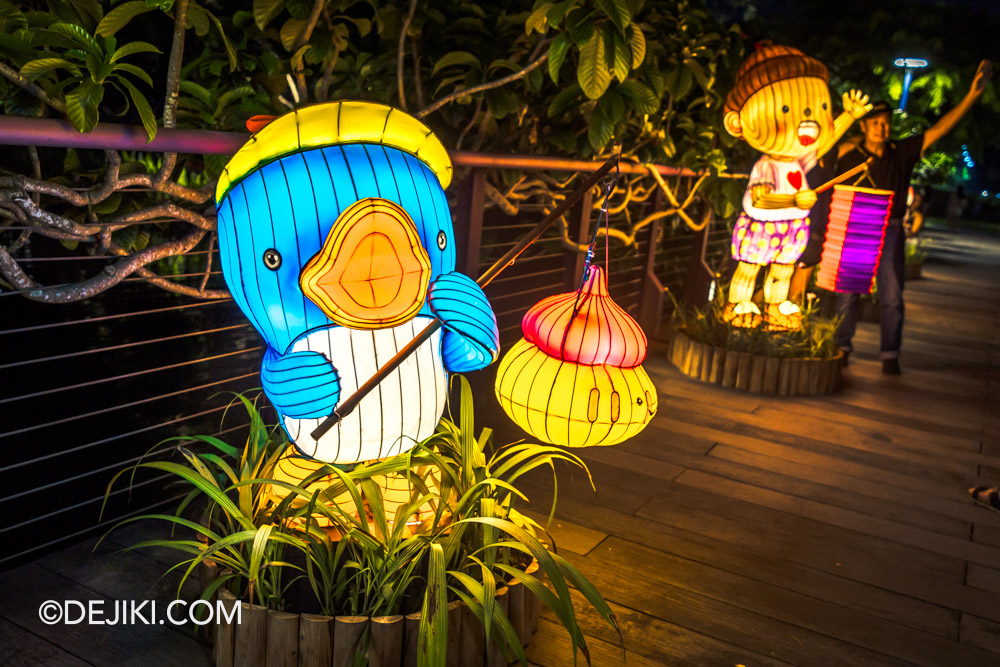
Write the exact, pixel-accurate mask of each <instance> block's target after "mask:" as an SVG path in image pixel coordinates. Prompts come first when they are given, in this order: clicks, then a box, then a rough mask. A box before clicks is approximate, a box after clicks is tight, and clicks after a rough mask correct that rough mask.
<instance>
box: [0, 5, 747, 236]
mask: <svg viewBox="0 0 1000 667" xmlns="http://www.w3.org/2000/svg"><path fill="white" fill-rule="evenodd" d="M702 2H703V0H691V1H685V2H667V1H666V0H655V1H654V0H651V1H648V2H642V1H641V0H561V1H559V2H541V1H538V0H517V1H516V2H514V3H479V4H476V3H469V2H454V3H419V4H418V6H417V11H416V12H415V14H414V16H413V19H412V21H411V22H410V23H409V25H408V26H407V29H406V35H405V38H404V40H403V43H402V46H403V52H402V66H403V69H402V72H398V71H397V69H398V59H399V56H400V53H399V48H400V33H401V31H402V30H403V24H404V21H405V20H406V16H407V12H408V9H409V2H408V1H407V0H360V1H355V0H329V1H328V2H326V3H325V4H323V5H322V7H321V11H320V13H319V15H318V16H317V17H316V21H315V23H311V22H310V20H311V17H312V16H313V8H314V6H315V3H313V2H312V1H311V0H255V2H253V4H252V5H248V6H247V8H246V9H241V10H238V11H235V12H233V13H232V14H231V15H219V16H216V15H215V14H213V13H212V12H211V11H209V9H208V8H207V7H206V6H205V5H203V4H199V3H197V2H193V1H191V2H189V3H188V11H187V21H186V24H185V25H186V27H187V36H186V39H185V50H184V52H183V55H182V58H181V61H180V65H181V71H180V90H179V91H178V94H179V99H178V106H177V112H176V122H177V125H178V126H179V127H187V128H193V129H219V130H229V131H245V121H246V120H247V119H248V118H250V117H251V116H254V115H278V114H281V113H283V112H285V111H287V110H288V109H289V108H293V107H295V106H301V105H304V104H311V103H315V102H317V101H326V100H334V99H363V100H372V101H379V102H384V103H389V104H393V105H397V106H405V107H406V108H407V109H408V110H409V111H410V112H414V113H418V112H419V111H420V110H421V109H427V108H428V107H430V106H431V105H432V104H433V103H434V102H435V101H440V100H446V103H443V104H441V105H440V106H439V107H437V108H436V110H434V111H433V112H432V113H430V114H429V115H427V116H426V117H423V118H422V120H424V122H426V123H428V124H429V125H430V127H431V128H433V129H434V130H435V131H436V132H437V134H438V135H439V136H440V137H441V139H442V141H443V142H444V143H445V145H446V146H447V147H448V148H452V149H470V148H471V149H473V150H481V151H485V152H496V153H524V154H540V155H569V156H573V157H582V158H596V157H599V156H601V155H604V154H606V153H607V152H608V151H609V150H610V146H611V144H612V143H613V142H621V143H622V150H623V154H624V155H625V156H626V157H630V158H633V159H635V160H637V161H640V162H656V163H666V164H672V165H678V166H684V167H689V168H691V169H694V170H701V169H708V170H710V171H711V173H712V174H713V178H710V179H709V180H708V181H706V182H705V183H704V184H703V188H704V190H703V194H699V198H702V197H707V198H708V199H710V200H711V202H712V203H713V205H714V207H715V212H716V214H718V215H720V216H723V217H729V216H731V215H733V214H735V212H736V211H737V210H738V207H739V201H738V200H739V197H738V195H737V194H736V190H737V189H738V188H739V186H738V184H736V183H733V182H731V181H720V179H716V178H714V175H717V174H722V173H724V172H725V171H727V163H728V162H731V161H733V156H734V155H735V154H737V153H738V152H739V151H741V150H744V149H743V147H742V146H741V145H740V144H737V143H734V141H733V139H732V137H730V136H729V135H728V134H727V133H726V132H725V131H724V130H722V126H721V102H722V97H723V95H724V93H725V91H726V90H727V89H728V87H729V86H730V85H731V81H732V75H733V72H734V71H735V68H736V67H737V66H738V65H739V63H740V61H741V60H742V49H743V46H742V41H741V38H740V33H739V30H738V28H737V27H736V26H732V27H730V28H728V29H724V28H723V27H722V26H721V25H719V24H718V23H717V22H716V21H715V20H714V19H713V18H712V17H710V16H709V15H708V14H707V13H706V12H705V11H704V10H703V9H702ZM5 3H7V0H0V55H2V57H4V58H5V60H6V61H7V62H9V63H11V64H12V65H14V66H15V67H16V68H17V69H19V70H20V71H21V72H22V75H23V76H24V77H25V78H27V79H31V80H34V81H35V82H36V83H38V85H39V86H40V87H41V88H42V89H43V90H44V91H45V93H46V94H47V95H48V96H49V97H50V98H51V99H52V100H54V101H55V102H56V104H57V106H58V103H62V105H63V106H64V108H65V111H64V113H65V116H66V117H67V118H68V119H69V120H70V121H71V122H72V123H73V125H74V126H75V127H76V128H77V129H79V130H81V131H86V130H88V129H91V128H93V127H94V126H95V125H96V123H97V122H99V121H100V120H101V119H102V118H103V119H107V118H108V117H109V116H115V117H117V118H119V119H120V120H121V122H125V123H133V124H134V123H141V124H142V125H143V126H144V128H145V129H146V132H147V135H148V136H149V137H150V138H152V137H153V136H154V135H155V132H156V127H157V125H158V124H162V118H160V114H161V112H162V108H159V103H160V100H162V99H163V97H164V94H165V93H166V92H167V91H165V90H163V89H162V86H163V84H164V81H165V72H166V71H167V69H168V58H169V53H170V51H171V50H170V48H169V46H170V44H169V35H172V33H173V29H174V25H173V23H174V17H175V8H174V6H173V3H172V2H169V1H164V2H152V1H150V0H126V1H125V2H120V3H117V4H115V3H112V2H109V1H108V0H102V1H98V0H78V1H77V3H76V4H74V5H72V6H70V5H67V4H66V3H64V2H61V1H60V2H56V0H52V1H51V2H50V3H46V1H45V0H30V4H31V10H30V11H28V10H24V9H21V8H18V7H15V6H14V5H12V4H9V3H8V4H5ZM211 6H213V7H214V6H215V5H211ZM654 36H655V38H654ZM147 40H148V41H147ZM544 57H547V59H548V62H546V63H544V64H540V66H537V67H535V68H534V69H531V71H530V72H528V71H527V69H528V68H529V66H530V65H531V64H532V63H538V61H539V58H544ZM147 72H148V73H152V74H153V76H154V77H156V78H157V80H156V81H155V82H152V81H151V79H150V76H149V74H147ZM508 79H509V80H508ZM400 80H402V81H403V82H404V87H403V98H402V99H401V98H400V92H399V90H400V89H399V85H398V82H399V81H400ZM498 81H505V83H503V84H502V85H499V84H498V83H497V82H498ZM289 82H291V85H292V86H293V87H294V91H293V90H291V89H290V85H289ZM151 83H152V85H153V87H152V89H150V84H151ZM467 91H471V92H467ZM0 99H2V100H3V103H4V110H5V112H6V113H11V114H22V115H31V116H43V115H46V114H47V113H48V114H53V113H57V112H56V111H54V109H51V108H47V107H46V106H45V105H44V104H43V103H42V102H41V101H40V100H38V99H36V98H34V97H33V96H31V95H30V94H29V93H27V92H26V91H24V90H22V89H21V88H19V87H18V86H15V85H0ZM296 99H298V101H296ZM179 160H180V162H179V165H180V166H181V167H183V168H185V169H187V171H188V173H190V174H193V173H198V174H201V176H202V177H203V179H204V182H205V183H206V184H210V183H211V182H212V181H214V180H215V179H216V178H217V177H218V175H219V174H220V173H221V170H222V167H223V166H224V164H225V162H226V157H225V156H199V155H191V156H181V157H180V158H179ZM67 164H68V163H67ZM46 176H47V177H50V178H56V179H63V180H65V181H66V183H67V184H71V183H72V185H73V186H75V187H86V186H87V185H90V184H92V180H91V178H90V175H89V174H83V173H79V172H76V171H69V170H68V171H67V172H66V173H64V174H62V175H54V174H52V173H51V170H50V169H48V168H47V169H46ZM136 197H137V198H141V195H136ZM146 204H147V205H149V202H146Z"/></svg>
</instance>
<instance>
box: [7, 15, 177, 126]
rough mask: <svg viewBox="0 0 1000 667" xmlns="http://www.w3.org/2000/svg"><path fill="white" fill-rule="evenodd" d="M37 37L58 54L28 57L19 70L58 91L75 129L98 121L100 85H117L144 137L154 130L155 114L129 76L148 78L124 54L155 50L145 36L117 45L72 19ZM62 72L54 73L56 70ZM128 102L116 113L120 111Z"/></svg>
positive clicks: (53, 92)
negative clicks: (139, 122) (129, 102)
mask: <svg viewBox="0 0 1000 667" xmlns="http://www.w3.org/2000/svg"><path fill="white" fill-rule="evenodd" d="M44 33H45V34H44V36H43V37H42V38H41V42H42V43H43V44H45V45H47V46H48V47H49V48H50V49H51V50H50V52H52V53H58V54H60V57H44V58H35V59H33V60H29V61H28V62H26V63H24V64H23V65H22V66H21V69H20V74H21V76H23V77H24V78H25V79H27V80H29V81H35V82H37V83H39V84H40V85H41V86H42V88H43V89H44V90H45V91H46V93H47V94H48V95H49V96H50V97H56V98H58V97H59V94H60V93H63V91H65V92H64V93H63V94H62V100H63V103H64V104H65V106H66V117H67V118H68V119H69V121H70V122H71V123H72V124H73V127H75V128H76V129H77V130H79V131H80V132H88V131H90V130H92V129H94V127H95V126H96V125H97V121H98V118H99V114H98V107H99V105H100V104H101V101H102V100H103V99H104V93H105V86H110V87H112V88H114V89H115V90H117V91H118V92H119V93H120V94H121V95H122V97H123V98H125V102H126V104H128V101H129V100H131V103H132V104H134V105H135V108H136V111H137V112H138V115H139V118H140V120H141V121H142V124H143V127H145V129H146V134H147V135H148V136H149V140H150V141H152V140H153V137H155V136H156V117H155V116H154V114H153V111H152V109H151V107H150V105H149V101H148V100H147V99H146V96H145V95H144V94H143V93H142V92H140V91H139V89H138V88H136V86H135V85H134V83H133V82H132V81H131V79H132V78H133V77H134V78H136V79H139V80H140V81H142V82H143V83H144V84H146V85H147V86H152V85H153V81H152V79H151V78H150V77H149V74H147V73H146V72H145V71H144V70H142V69H141V68H139V67H137V66H136V65H134V64H132V63H127V62H124V59H125V58H128V57H129V56H132V55H135V54H137V53H160V50H159V49H157V48H156V47H155V46H153V45H152V44H149V43H148V42H141V41H136V42H129V43H127V44H124V45H123V46H121V47H120V48H118V46H117V41H116V40H115V38H114V37H113V36H112V35H111V34H101V33H98V34H97V35H96V36H95V35H91V34H90V33H89V32H88V31H87V30H86V29H85V28H83V27H82V26H79V25H75V24H72V23H64V22H56V23H52V24H51V25H49V26H48V27H47V29H46V30H45V31H44ZM59 72H62V73H64V75H63V76H56V74H57V73H59ZM127 110H128V108H127V107H126V110H125V111H123V112H122V113H121V114H120V115H124V114H125V113H126V112H127Z"/></svg>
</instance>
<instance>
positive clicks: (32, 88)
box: [0, 62, 66, 113]
mask: <svg viewBox="0 0 1000 667" xmlns="http://www.w3.org/2000/svg"><path fill="white" fill-rule="evenodd" d="M0 76H2V77H3V78H5V79H7V80H8V81H10V82H11V83H13V84H14V85H15V86H17V87H18V88H22V89H23V90H26V91H27V92H29V93H31V94H32V95H34V96H35V97H37V98H38V99H40V100H41V101H42V102H44V103H45V104H48V105H49V106H50V107H52V108H53V109H55V110H56V111H58V112H59V113H64V112H65V111H66V107H64V106H63V103H62V102H60V101H59V100H54V99H52V98H51V97H49V96H48V95H47V94H46V93H45V91H44V90H42V89H41V87H39V86H38V85H36V84H34V83H32V82H31V81H28V80H27V79H25V78H24V77H23V76H21V75H20V73H18V71H17V70H15V69H14V68H12V67H9V66H7V65H6V64H4V63H2V62H0Z"/></svg>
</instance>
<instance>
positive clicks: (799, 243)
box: [732, 213, 809, 266]
mask: <svg viewBox="0 0 1000 667" xmlns="http://www.w3.org/2000/svg"><path fill="white" fill-rule="evenodd" d="M808 242H809V218H808V217H806V218H798V219H794V220H777V221H774V222H764V221H763V220H754V219H753V218H751V217H750V216H749V215H747V214H746V213H740V217H739V219H738V220H737V221H736V227H735V228H734V229H733V244H732V250H733V259H735V260H737V261H740V262H746V263H748V264H759V265H761V266H764V265H767V264H794V263H795V262H796V261H798V259H799V256H800V255H801V254H802V251H803V250H805V249H806V244H807V243H808Z"/></svg>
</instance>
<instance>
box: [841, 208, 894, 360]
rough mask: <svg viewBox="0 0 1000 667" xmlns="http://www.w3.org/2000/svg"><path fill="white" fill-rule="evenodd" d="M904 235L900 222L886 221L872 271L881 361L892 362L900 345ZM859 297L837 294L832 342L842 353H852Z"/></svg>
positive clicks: (857, 295)
mask: <svg viewBox="0 0 1000 667" xmlns="http://www.w3.org/2000/svg"><path fill="white" fill-rule="evenodd" d="M905 246H906V234H905V233H904V231H903V221H902V220H900V219H899V218H890V219H889V226H888V227H886V230H885V243H884V244H883V246H882V259H881V261H879V265H878V269H877V271H876V280H875V285H876V289H877V290H878V304H879V319H880V321H881V325H882V345H881V348H882V358H883V359H895V358H897V357H898V356H899V347H900V344H901V343H902V342H903V263H904V257H905V253H904V250H905ZM859 297H860V295H859V294H846V293H838V294H837V315H838V316H842V317H843V319H842V320H841V322H840V326H839V327H837V334H836V336H835V340H836V342H837V346H838V347H840V348H841V349H842V350H845V351H850V350H852V349H853V348H852V346H851V339H852V338H854V330H855V329H856V328H857V323H858V298H859Z"/></svg>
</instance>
